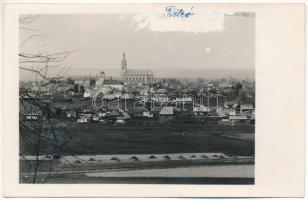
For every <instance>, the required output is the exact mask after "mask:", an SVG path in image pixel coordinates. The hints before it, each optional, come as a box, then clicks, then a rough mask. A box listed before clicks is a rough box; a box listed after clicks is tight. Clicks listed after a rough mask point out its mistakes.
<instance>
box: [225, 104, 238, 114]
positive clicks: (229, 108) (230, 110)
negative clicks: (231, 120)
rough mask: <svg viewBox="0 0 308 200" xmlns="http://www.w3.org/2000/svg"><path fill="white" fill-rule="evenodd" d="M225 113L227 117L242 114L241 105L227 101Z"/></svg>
mask: <svg viewBox="0 0 308 200" xmlns="http://www.w3.org/2000/svg"><path fill="white" fill-rule="evenodd" d="M224 112H225V114H227V115H236V114H237V113H239V112H240V104H239V103H238V102H237V101H226V102H225V103H224Z"/></svg>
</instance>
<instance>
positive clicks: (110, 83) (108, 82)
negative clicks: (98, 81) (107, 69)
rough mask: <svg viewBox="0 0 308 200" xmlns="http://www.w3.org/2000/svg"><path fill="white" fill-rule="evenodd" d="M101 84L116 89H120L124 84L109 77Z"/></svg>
mask: <svg viewBox="0 0 308 200" xmlns="http://www.w3.org/2000/svg"><path fill="white" fill-rule="evenodd" d="M103 86H104V87H110V88H111V89H116V90H118V91H122V90H123V86H124V85H123V83H122V81H118V80H113V79H109V80H105V81H104V85H103Z"/></svg>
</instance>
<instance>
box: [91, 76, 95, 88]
mask: <svg viewBox="0 0 308 200" xmlns="http://www.w3.org/2000/svg"><path fill="white" fill-rule="evenodd" d="M95 85H96V80H95V78H93V79H92V78H90V87H95Z"/></svg>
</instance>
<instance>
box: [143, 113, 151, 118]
mask: <svg viewBox="0 0 308 200" xmlns="http://www.w3.org/2000/svg"><path fill="white" fill-rule="evenodd" d="M143 117H148V118H152V117H153V113H151V112H149V111H144V112H143Z"/></svg>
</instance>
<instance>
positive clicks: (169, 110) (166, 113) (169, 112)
mask: <svg viewBox="0 0 308 200" xmlns="http://www.w3.org/2000/svg"><path fill="white" fill-rule="evenodd" d="M173 114H174V112H173V107H168V106H165V107H162V108H161V110H160V112H159V115H160V116H162V115H163V116H173Z"/></svg>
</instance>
